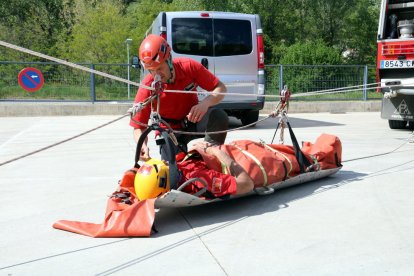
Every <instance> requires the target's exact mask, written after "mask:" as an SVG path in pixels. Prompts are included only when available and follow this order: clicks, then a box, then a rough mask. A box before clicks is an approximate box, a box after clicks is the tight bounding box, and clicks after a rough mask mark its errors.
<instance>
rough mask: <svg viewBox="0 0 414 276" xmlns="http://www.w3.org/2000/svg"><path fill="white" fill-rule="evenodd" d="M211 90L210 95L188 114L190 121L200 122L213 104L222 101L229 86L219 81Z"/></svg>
mask: <svg viewBox="0 0 414 276" xmlns="http://www.w3.org/2000/svg"><path fill="white" fill-rule="evenodd" d="M211 92H212V94H211V95H208V96H207V97H206V98H204V99H203V100H202V101H201V102H200V103H198V104H197V105H195V106H193V107H192V108H191V110H190V112H189V113H188V116H187V118H188V120H189V121H190V122H193V123H197V122H199V121H200V120H201V119H202V118H203V116H204V115H205V114H206V113H207V110H208V109H209V108H210V107H211V106H214V105H216V104H218V103H220V102H221V101H222V100H223V98H224V94H225V93H226V92H227V88H226V86H225V85H224V83H222V82H221V81H219V82H218V84H217V85H216V87H214V89H213V90H212V91H211Z"/></svg>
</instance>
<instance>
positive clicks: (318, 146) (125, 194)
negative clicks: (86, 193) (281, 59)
mask: <svg viewBox="0 0 414 276" xmlns="http://www.w3.org/2000/svg"><path fill="white" fill-rule="evenodd" d="M287 126H288V128H289V131H290V136H291V140H292V144H293V146H290V145H282V144H265V143H263V142H254V141H249V140H239V141H235V142H233V143H230V144H225V145H222V146H220V147H221V149H222V150H223V151H225V152H226V153H227V154H228V155H229V156H230V157H232V158H233V159H234V160H237V162H238V163H239V164H240V165H241V166H242V167H243V168H244V169H245V170H246V171H247V172H248V174H249V175H250V176H251V178H252V179H253V180H254V183H255V188H254V190H253V191H252V192H251V193H249V194H245V195H242V196H247V195H252V194H259V195H268V194H272V193H273V192H274V191H275V190H278V189H281V188H286V187H289V186H293V185H297V184H302V183H306V182H309V181H314V180H317V179H321V178H324V177H327V176H330V175H332V174H335V173H336V172H338V171H339V170H340V169H341V168H342V164H341V158H342V146H341V142H340V140H339V138H338V137H336V136H334V135H329V134H322V135H320V136H319V137H318V138H317V140H316V142H315V143H310V142H304V143H303V145H302V149H300V147H299V144H298V142H297V140H296V137H295V135H294V133H293V130H292V128H291V126H290V124H289V122H287ZM152 130H158V131H160V133H161V135H162V136H163V138H164V140H165V142H166V143H167V144H168V143H170V144H169V148H170V151H171V152H172V147H171V146H172V144H171V143H172V141H171V139H170V136H169V133H167V131H166V130H164V129H161V128H160V127H159V126H157V125H155V126H152V127H150V128H148V129H147V130H146V131H145V132H144V133H143V135H141V138H142V139H140V141H138V144H137V152H136V156H135V166H134V168H133V169H131V170H128V171H126V172H125V174H124V176H123V178H122V179H121V181H120V183H119V187H118V190H117V191H115V192H114V193H113V194H112V196H111V197H110V198H109V199H108V203H107V210H106V213H105V217H104V221H103V222H102V223H101V224H95V223H89V222H78V221H68V220H60V221H57V222H56V223H54V224H53V227H54V228H56V229H61V230H66V231H70V232H74V233H78V234H82V235H87V236H91V237H134V236H150V235H151V233H152V229H153V223H154V218H155V208H177V207H187V206H196V205H202V204H208V203H213V202H217V201H223V200H227V199H222V198H206V197H204V196H203V193H202V192H201V193H200V192H199V193H196V194H191V193H187V192H185V190H186V187H184V186H180V187H177V183H174V179H177V172H175V171H174V170H176V168H177V164H176V162H177V161H176V159H175V155H174V158H172V160H169V168H170V174H169V177H170V183H171V187H172V189H171V190H170V191H169V192H167V193H165V194H163V195H162V196H160V197H158V198H155V199H147V200H142V201H139V200H138V198H137V196H136V194H135V190H134V178H135V175H136V171H137V170H138V168H139V165H138V160H139V152H140V150H141V147H142V143H143V141H144V139H145V137H146V136H147V135H148V133H149V132H150V131H152ZM276 130H277V128H276ZM199 154H200V155H201V156H202V157H203V159H204V161H205V162H206V163H207V165H208V166H209V167H210V168H213V169H216V170H218V171H222V166H221V164H220V162H219V161H218V160H216V159H215V158H214V157H212V156H209V155H207V154H206V153H203V152H199ZM176 171H178V170H176ZM236 197H240V196H230V199H231V198H236Z"/></svg>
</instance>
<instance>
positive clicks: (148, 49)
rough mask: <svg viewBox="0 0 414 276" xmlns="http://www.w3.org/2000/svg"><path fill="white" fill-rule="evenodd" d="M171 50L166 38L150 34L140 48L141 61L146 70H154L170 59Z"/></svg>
mask: <svg viewBox="0 0 414 276" xmlns="http://www.w3.org/2000/svg"><path fill="white" fill-rule="evenodd" d="M170 55H171V48H170V45H168V43H167V41H165V39H164V38H162V37H161V36H158V35H154V34H150V35H148V36H147V37H146V38H145V39H144V40H143V41H142V43H141V46H140V47H139V59H140V60H141V63H142V65H143V66H144V68H145V69H153V68H156V67H158V66H159V65H160V64H161V63H163V62H165V61H166V60H168V59H169V58H170Z"/></svg>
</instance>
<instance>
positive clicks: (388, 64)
mask: <svg viewBox="0 0 414 276" xmlns="http://www.w3.org/2000/svg"><path fill="white" fill-rule="evenodd" d="M380 68H387V69H392V68H414V60H411V59H410V60H381V67H380Z"/></svg>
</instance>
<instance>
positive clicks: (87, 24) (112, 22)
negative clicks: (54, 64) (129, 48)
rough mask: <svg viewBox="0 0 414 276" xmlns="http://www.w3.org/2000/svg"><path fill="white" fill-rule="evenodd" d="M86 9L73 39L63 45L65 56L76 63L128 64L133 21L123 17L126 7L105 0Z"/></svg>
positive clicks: (76, 27) (61, 50)
mask: <svg viewBox="0 0 414 276" xmlns="http://www.w3.org/2000/svg"><path fill="white" fill-rule="evenodd" d="M85 8H86V11H85V12H84V13H83V14H81V15H80V17H78V18H77V23H76V25H75V26H74V27H73V32H72V39H71V40H70V41H68V42H67V43H65V44H64V45H61V47H60V53H61V57H63V58H66V59H69V60H71V61H73V62H92V63H109V62H112V63H121V62H122V63H124V62H125V49H126V47H125V40H126V38H128V37H129V30H130V28H131V25H132V22H131V19H130V18H128V17H126V16H123V14H122V10H123V6H122V5H121V4H120V3H117V2H114V1H111V0H103V1H100V2H99V3H96V5H95V4H94V5H90V6H86V7H85Z"/></svg>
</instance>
